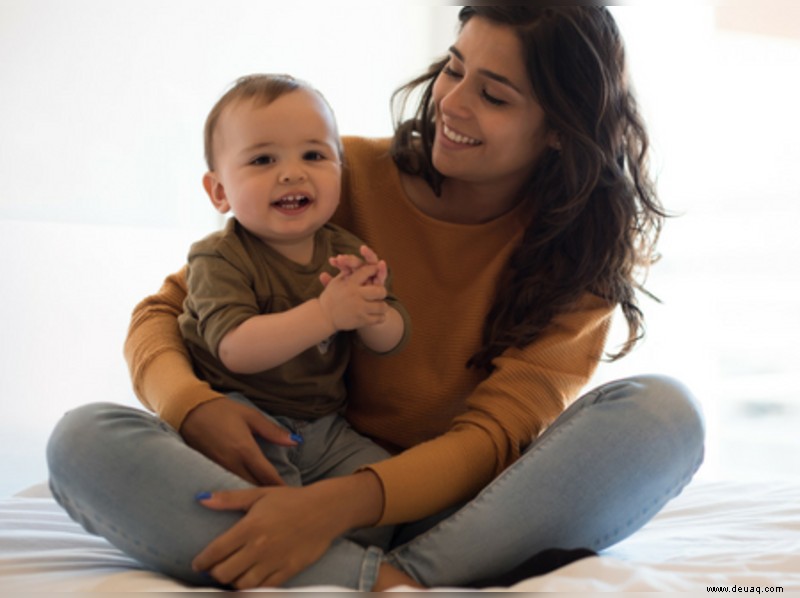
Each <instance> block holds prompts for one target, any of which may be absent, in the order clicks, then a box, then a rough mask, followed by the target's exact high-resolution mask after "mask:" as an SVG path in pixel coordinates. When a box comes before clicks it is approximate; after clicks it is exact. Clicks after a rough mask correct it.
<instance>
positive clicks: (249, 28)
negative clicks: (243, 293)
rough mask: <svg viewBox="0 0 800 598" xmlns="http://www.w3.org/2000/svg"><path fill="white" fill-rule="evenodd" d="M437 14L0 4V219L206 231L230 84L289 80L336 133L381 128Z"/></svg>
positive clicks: (236, 3)
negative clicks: (266, 75) (319, 103)
mask: <svg viewBox="0 0 800 598" xmlns="http://www.w3.org/2000/svg"><path fill="white" fill-rule="evenodd" d="M443 12H452V7H427V6H425V5H423V4H421V3H419V4H413V3H412V4H409V5H405V6H402V8H400V7H399V5H398V6H392V5H385V4H380V3H367V2H355V3H347V2H344V3H340V2H336V3H333V2H322V1H318V2H303V3H292V2H281V3H277V2H254V1H251V0H230V1H227V0H226V1H225V2H223V1H221V0H198V1H195V0H168V1H160V0H114V1H113V2H106V1H103V0H69V1H68V2H64V1H61V0H0V56H3V60H2V61H0V83H1V84H2V91H0V94H2V95H1V96H0V97H2V108H3V109H2V111H0V131H2V142H1V143H2V145H0V180H2V181H3V186H2V190H1V191H0V216H2V217H13V218H35V219H46V220H60V221H71V222H75V221H77V222H87V221H88V222H102V223H115V224H128V225H130V224H136V225H155V226H170V225H187V224H188V225H195V224H202V225H207V224H209V222H213V220H212V218H213V212H212V210H210V209H208V206H207V205H206V203H205V199H204V198H203V193H202V191H201V187H200V177H201V175H202V169H203V161H202V155H203V153H202V126H203V121H204V119H205V116H206V114H207V112H208V110H209V109H210V108H211V105H212V104H213V103H214V101H215V100H216V99H217V98H218V97H219V95H220V94H221V93H222V92H223V91H224V90H225V89H226V87H227V86H228V84H229V83H230V82H232V81H233V80H234V79H236V78H237V77H239V76H240V75H244V74H248V73H251V72H288V73H291V74H293V75H295V76H298V77H301V78H305V79H308V80H309V81H311V82H312V83H313V84H314V85H316V86H317V87H318V88H319V89H320V90H321V91H322V92H323V93H324V94H325V95H326V96H327V97H328V99H329V101H330V103H331V104H332V106H333V107H334V110H335V111H336V113H337V116H338V118H339V121H340V123H339V124H340V128H341V130H342V131H343V132H344V133H348V134H363V135H386V134H389V133H390V131H391V120H390V116H389V103H388V101H389V96H390V93H391V91H392V90H393V89H394V88H395V87H397V86H398V85H399V84H401V83H402V82H404V81H405V80H407V79H408V78H410V77H411V76H412V75H413V74H416V73H417V72H418V71H419V69H420V67H421V66H422V65H426V64H427V63H428V62H429V61H430V60H431V59H432V57H433V55H434V54H433V52H434V51H435V52H441V51H442V50H443V48H446V44H444V43H440V42H438V41H437V43H436V45H435V46H434V45H433V43H432V32H433V31H434V30H436V28H437V26H438V24H439V20H438V19H439V16H438V15H440V13H443ZM434 47H435V50H433V48H434Z"/></svg>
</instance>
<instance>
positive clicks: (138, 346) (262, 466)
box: [125, 268, 294, 484]
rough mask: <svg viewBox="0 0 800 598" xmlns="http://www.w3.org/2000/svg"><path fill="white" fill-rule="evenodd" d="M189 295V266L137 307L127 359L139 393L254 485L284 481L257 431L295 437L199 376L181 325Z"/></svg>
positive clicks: (191, 440)
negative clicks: (190, 356) (256, 438)
mask: <svg viewBox="0 0 800 598" xmlns="http://www.w3.org/2000/svg"><path fill="white" fill-rule="evenodd" d="M185 297H186V269H185V268H184V269H183V270H181V271H180V272H178V273H176V274H172V275H170V276H169V277H167V279H166V280H165V281H164V284H163V285H162V287H161V289H160V290H159V292H158V293H156V294H155V295H152V296H150V297H147V298H146V299H144V300H143V301H142V302H141V303H139V304H138V305H137V306H136V308H135V309H134V311H133V316H132V318H131V323H130V327H129V329H128V336H127V338H126V340H125V359H126V361H127V362H128V368H129V370H130V373H131V378H132V380H133V387H134V391H135V392H136V395H137V396H138V397H139V400H140V401H141V402H142V403H143V404H144V405H145V406H146V407H148V408H149V409H151V410H153V411H155V412H156V413H157V414H158V415H159V416H160V417H161V418H162V419H164V420H165V421H166V422H167V423H168V424H170V425H171V426H172V427H173V428H175V429H176V430H178V431H179V433H180V434H181V436H183V438H184V440H186V442H187V444H189V445H190V446H192V447H193V448H195V449H196V450H198V451H200V452H201V453H203V454H204V455H206V456H207V457H209V458H210V459H213V460H214V461H216V462H217V463H219V464H220V465H222V466H223V467H225V468H226V469H228V470H229V471H232V472H233V473H235V474H237V475H239V476H240V477H242V478H243V479H246V480H248V481H250V482H252V483H253V484H275V483H280V478H278V477H277V474H276V473H275V469H274V468H273V467H272V465H271V464H270V463H269V461H268V460H267V459H266V458H265V457H264V455H263V453H262V452H261V450H260V449H259V448H258V445H257V444H256V441H255V439H254V437H253V435H254V434H255V435H258V436H261V437H264V438H265V439H267V440H269V441H271V442H277V443H280V444H294V442H293V441H291V439H290V438H289V436H288V432H286V431H285V430H283V429H281V428H279V427H278V426H276V425H274V424H273V423H272V422H270V421H269V420H267V419H265V418H263V417H261V416H260V415H259V414H258V412H257V411H256V410H254V409H251V408H248V407H244V406H243V405H239V404H238V403H233V402H232V401H230V400H229V399H227V398H226V397H225V395H222V394H220V393H218V392H216V391H215V390H213V389H212V388H211V387H210V386H209V385H208V384H207V383H206V382H204V381H202V380H200V379H199V378H198V377H197V376H196V375H195V373H194V370H193V368H192V364H191V361H190V359H189V355H188V353H187V351H186V348H185V346H184V343H183V337H182V336H181V333H180V330H179V328H178V315H179V314H181V313H182V311H183V300H184V298H185Z"/></svg>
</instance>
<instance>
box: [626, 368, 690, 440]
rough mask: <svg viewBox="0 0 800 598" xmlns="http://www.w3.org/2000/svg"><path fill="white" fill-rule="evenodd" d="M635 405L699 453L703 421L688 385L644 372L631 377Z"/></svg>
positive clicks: (657, 424) (663, 429)
mask: <svg viewBox="0 0 800 598" xmlns="http://www.w3.org/2000/svg"><path fill="white" fill-rule="evenodd" d="M629 381H630V383H631V384H633V385H634V386H635V387H636V388H637V391H636V392H635V394H636V395H637V398H638V399H639V400H638V406H639V408H640V409H642V410H644V411H645V412H646V413H647V414H648V415H649V416H650V419H651V420H652V421H653V422H654V423H655V425H656V426H658V428H659V429H661V430H662V431H663V432H664V433H666V434H667V435H668V436H671V437H673V438H674V439H676V440H679V441H680V442H681V443H683V444H684V446H686V447H693V448H695V449H696V450H698V451H700V452H702V449H703V444H704V440H705V423H704V420H703V414H702V409H701V407H700V403H699V402H698V400H697V398H696V397H695V396H694V394H693V393H692V392H691V390H689V388H688V387H687V386H686V385H685V384H683V383H682V382H680V381H679V380H676V379H675V378H672V377H669V376H663V375H655V374H653V375H644V376H636V377H634V378H631V379H630V380H629Z"/></svg>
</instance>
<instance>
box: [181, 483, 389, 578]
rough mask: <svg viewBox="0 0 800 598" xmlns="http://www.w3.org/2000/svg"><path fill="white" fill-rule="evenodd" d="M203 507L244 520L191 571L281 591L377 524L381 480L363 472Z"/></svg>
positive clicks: (232, 493) (223, 498) (240, 494)
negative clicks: (353, 534)
mask: <svg viewBox="0 0 800 598" xmlns="http://www.w3.org/2000/svg"><path fill="white" fill-rule="evenodd" d="M201 504H202V505H203V506H205V507H207V508H209V509H215V510H220V511H229V510H236V511H244V512H245V515H244V517H242V519H240V520H239V521H238V522H237V523H236V524H235V525H234V526H233V527H231V528H230V529H229V530H228V531H226V532H225V533H223V534H222V535H221V536H219V537H218V538H216V539H215V540H214V541H212V542H211V543H210V544H209V545H208V546H207V547H206V548H205V549H204V550H203V551H202V552H200V554H198V555H197V556H196V557H195V559H194V561H192V567H193V568H194V569H195V570H197V571H205V572H206V573H208V574H209V575H211V576H212V577H213V578H214V579H216V580H217V581H218V582H220V583H222V584H226V585H231V586H233V587H235V588H237V589H246V588H255V587H260V586H270V587H276V586H280V585H282V584H283V583H285V582H286V581H287V580H289V579H290V578H292V577H294V576H295V575H297V574H298V573H299V572H300V571H302V570H303V569H305V568H306V567H308V566H309V565H311V564H312V563H314V562H315V561H316V560H318V559H319V558H320V557H321V556H322V555H323V554H324V553H325V551H327V550H328V548H329V547H330V545H331V543H332V542H333V540H334V539H335V538H337V537H339V536H341V535H342V534H344V533H345V532H346V531H348V530H349V529H352V528H355V527H363V526H365V525H370V524H372V523H374V522H375V521H377V519H378V518H379V517H380V510H381V506H382V504H383V494H382V489H381V486H380V482H379V481H378V478H377V477H376V476H375V475H374V474H372V473H371V472H369V471H364V472H359V473H357V474H354V475H350V476H345V477H342V478H334V479H330V480H324V481H322V482H318V483H316V484H311V485H309V486H305V487H302V488H290V487H285V486H284V487H280V488H276V487H272V488H252V489H248V490H229V491H222V492H215V493H213V494H212V495H211V497H210V498H208V499H204V500H202V501H201Z"/></svg>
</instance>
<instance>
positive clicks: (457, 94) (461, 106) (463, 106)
mask: <svg viewBox="0 0 800 598" xmlns="http://www.w3.org/2000/svg"><path fill="white" fill-rule="evenodd" d="M439 109H440V110H441V111H442V113H443V114H445V115H447V116H450V117H453V118H468V117H469V116H470V114H471V113H472V112H471V109H470V105H469V101H468V97H467V94H466V93H465V89H464V88H463V86H462V85H461V84H458V85H454V86H452V87H451V88H450V89H449V90H447V93H445V94H444V96H442V99H441V100H440V101H439Z"/></svg>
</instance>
